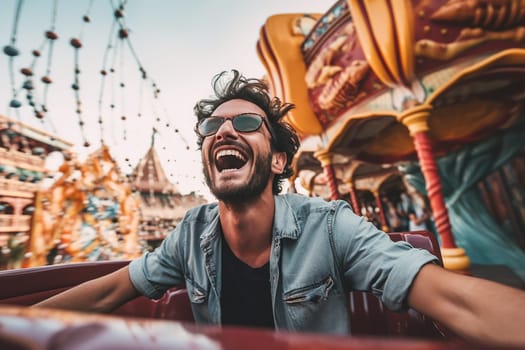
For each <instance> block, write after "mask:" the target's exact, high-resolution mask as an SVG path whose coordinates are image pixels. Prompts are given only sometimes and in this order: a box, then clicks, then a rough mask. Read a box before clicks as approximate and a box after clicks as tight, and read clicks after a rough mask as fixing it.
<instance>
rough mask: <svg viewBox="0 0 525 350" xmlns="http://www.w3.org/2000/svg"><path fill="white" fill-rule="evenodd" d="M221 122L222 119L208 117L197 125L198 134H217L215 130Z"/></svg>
mask: <svg viewBox="0 0 525 350" xmlns="http://www.w3.org/2000/svg"><path fill="white" fill-rule="evenodd" d="M223 122H224V119H222V118H215V117H209V118H206V119H203V120H202V121H201V122H200V123H199V133H200V134H201V136H210V135H213V134H215V133H216V132H217V130H219V128H220V127H221V125H222V123H223Z"/></svg>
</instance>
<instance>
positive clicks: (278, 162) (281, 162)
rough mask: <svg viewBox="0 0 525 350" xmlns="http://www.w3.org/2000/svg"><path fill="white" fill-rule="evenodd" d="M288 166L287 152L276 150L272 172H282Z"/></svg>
mask: <svg viewBox="0 0 525 350" xmlns="http://www.w3.org/2000/svg"><path fill="white" fill-rule="evenodd" d="M285 166H286V153H284V152H274V154H273V155H272V172H273V173H274V174H282V172H283V171H284V168H285Z"/></svg>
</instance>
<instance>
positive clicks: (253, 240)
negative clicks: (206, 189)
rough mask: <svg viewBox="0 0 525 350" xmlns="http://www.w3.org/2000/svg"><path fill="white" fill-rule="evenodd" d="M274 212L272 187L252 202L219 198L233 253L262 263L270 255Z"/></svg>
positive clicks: (223, 230) (243, 258) (257, 265)
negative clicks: (226, 200)
mask: <svg viewBox="0 0 525 350" xmlns="http://www.w3.org/2000/svg"><path fill="white" fill-rule="evenodd" d="M274 212H275V201H274V197H273V194H272V192H271V191H269V192H268V191H265V192H264V193H263V194H262V195H261V196H260V197H258V198H257V199H256V200H254V201H251V202H250V203H243V204H227V203H224V202H219V216H220V221H221V228H222V232H223V234H224V238H225V239H226V241H227V242H228V245H229V246H230V249H231V250H232V252H233V254H235V256H237V258H239V259H240V260H242V261H243V262H245V263H246V264H248V265H250V266H252V267H259V266H262V265H264V264H265V263H267V262H268V260H269V258H270V248H271V242H272V227H273V217H274Z"/></svg>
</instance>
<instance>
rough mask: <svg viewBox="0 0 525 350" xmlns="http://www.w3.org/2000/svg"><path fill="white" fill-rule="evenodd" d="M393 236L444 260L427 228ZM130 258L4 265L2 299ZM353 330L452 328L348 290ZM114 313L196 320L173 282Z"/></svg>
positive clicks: (52, 288) (68, 282)
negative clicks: (14, 267) (18, 266)
mask: <svg viewBox="0 0 525 350" xmlns="http://www.w3.org/2000/svg"><path fill="white" fill-rule="evenodd" d="M389 236H390V237H391V238H392V240H394V241H399V240H404V241H407V242H409V243H411V244H412V245H413V246H414V247H416V248H423V249H427V250H428V251H430V252H431V253H433V254H434V255H436V256H437V257H438V258H439V259H440V261H441V260H442V258H441V253H440V250H439V245H438V243H437V240H436V238H435V237H434V235H433V234H431V233H429V232H426V231H418V232H395V233H389ZM127 263H128V262H127V261H104V262H93V263H78V264H65V265H52V266H43V267H35V268H27V269H18V270H7V271H0V285H1V286H2V288H0V304H13V305H32V304H34V303H37V302H39V301H41V300H43V299H45V298H48V297H50V296H52V295H54V294H57V293H59V292H61V291H63V290H66V289H68V288H71V287H73V286H75V285H77V284H79V283H82V282H84V281H87V280H90V279H93V278H96V277H99V276H102V275H105V274H107V273H110V272H112V271H115V270H116V269H118V268H121V267H123V266H125V265H126V264H127ZM349 313H350V319H351V329H350V332H351V334H353V335H369V336H388V337H423V338H443V337H445V336H448V335H449V334H448V331H447V330H445V329H443V328H441V327H440V326H439V325H438V324H436V323H435V322H434V321H432V320H431V319H429V318H428V317H426V316H424V315H422V314H420V313H419V312H417V311H415V310H412V309H410V310H408V311H405V312H393V311H390V310H388V309H386V307H384V306H383V304H382V303H381V301H380V300H379V299H378V298H377V297H375V296H374V295H372V294H371V293H368V292H358V291H352V292H350V293H349ZM113 314H115V315H120V316H132V317H148V318H157V319H168V320H177V321H183V322H193V321H194V320H193V315H192V312H191V305H190V302H189V299H188V296H187V292H186V289H184V288H172V289H170V290H168V291H167V292H166V293H165V294H164V296H163V297H162V298H160V299H158V300H150V299H148V298H146V297H138V298H136V299H134V300H132V301H130V302H128V303H126V304H124V305H123V306H121V307H120V308H118V309H117V310H115V311H114V312H113Z"/></svg>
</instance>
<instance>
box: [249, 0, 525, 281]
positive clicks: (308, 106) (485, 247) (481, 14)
mask: <svg viewBox="0 0 525 350" xmlns="http://www.w3.org/2000/svg"><path fill="white" fill-rule="evenodd" d="M524 13H525V9H524V5H523V3H521V2H517V1H490V0H487V1H461V0H448V1H446V0H442V1H432V2H429V1H416V0H414V1H399V2H395V6H394V3H393V2H389V1H350V0H349V1H338V2H336V3H335V4H334V5H333V7H332V8H331V9H330V10H329V11H328V12H327V13H325V14H324V15H322V16H321V17H319V16H316V15H303V14H280V15H275V16H272V17H270V18H268V20H267V22H266V23H265V24H264V26H263V28H262V29H261V33H260V37H259V40H258V44H257V51H258V53H259V57H260V59H261V61H262V62H263V64H264V66H265V67H266V70H267V80H268V81H269V83H270V85H271V87H272V88H273V91H274V92H275V94H276V95H277V96H279V97H281V98H282V99H283V100H285V101H291V102H294V103H295V104H296V106H297V108H296V109H295V110H293V111H292V112H291V115H290V116H289V119H288V121H289V122H290V123H291V124H292V125H293V126H294V127H295V128H296V129H297V130H298V131H299V132H300V133H301V135H302V148H301V151H300V152H299V153H300V154H299V156H298V157H297V159H296V170H297V173H298V176H299V177H303V179H302V180H301V182H302V183H307V184H308V183H309V181H308V179H311V178H312V175H311V172H312V171H313V172H314V173H316V174H319V173H322V176H323V177H324V182H325V183H326V185H325V186H326V189H325V193H326V192H329V193H330V195H329V198H332V199H336V198H341V197H342V196H345V195H346V197H347V198H348V199H349V201H350V202H351V203H352V206H353V207H354V210H355V211H356V212H358V213H359V214H361V211H360V210H359V208H360V204H359V203H358V201H357V197H356V196H355V192H356V190H360V188H356V184H357V183H359V181H360V178H362V177H363V176H361V175H360V172H366V171H360V169H362V168H363V167H366V168H371V167H372V168H376V169H377V170H381V169H383V170H385V169H391V171H397V172H399V173H401V175H402V177H403V179H405V180H407V182H408V183H409V184H411V185H412V186H414V187H415V188H416V189H417V190H419V191H420V192H422V193H424V194H425V195H427V196H428V199H429V202H430V207H431V209H432V213H433V218H434V222H435V226H436V228H437V232H438V233H439V240H440V244H441V251H442V254H443V257H444V262H445V266H446V267H447V268H450V269H454V270H463V271H468V270H469V267H470V266H471V264H472V263H475V264H487V265H504V266H507V267H508V268H510V269H512V271H513V272H514V273H516V274H517V275H519V276H520V278H521V279H522V280H523V279H525V270H524V268H523V267H524V266H525V244H524V243H525V225H524V224H525V216H524V215H523V213H524V209H525V202H524V200H523V193H524V190H525V186H524V183H523V180H522V179H523V178H524V175H525V173H524V168H523V164H524V159H525V158H524V150H525V148H524V144H525V140H524V139H523V137H522V136H521V135H523V129H524V121H523V117H524V108H523V107H524V101H525V95H524V93H523V89H522V87H521V86H522V82H523V81H524V79H525V15H524ZM305 172H306V173H307V174H308V173H309V174H310V175H309V176H306V180H305V179H304V178H305V176H304V175H302V173H305ZM368 172H369V171H368ZM365 177H368V178H375V179H376V182H379V183H381V178H382V177H384V175H383V173H381V172H380V173H379V174H378V175H374V174H370V175H368V176H367V175H365ZM322 182H323V181H321V182H320V184H322ZM314 183H315V182H314ZM341 184H345V185H346V186H345V188H344V189H341ZM308 187H309V186H307V188H308ZM370 190H371V191H375V192H376V194H375V197H376V198H379V196H380V194H379V193H378V192H381V191H382V190H383V189H382V188H381V185H379V186H373V187H372V188H371V189H370ZM381 207H382V205H378V208H381ZM356 208H357V210H356ZM503 211H505V213H506V216H505V217H503V216H502V214H501V213H502V212H503ZM383 226H384V224H383Z"/></svg>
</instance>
